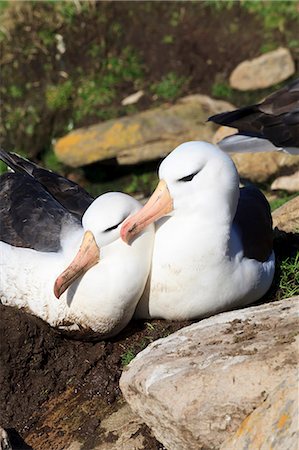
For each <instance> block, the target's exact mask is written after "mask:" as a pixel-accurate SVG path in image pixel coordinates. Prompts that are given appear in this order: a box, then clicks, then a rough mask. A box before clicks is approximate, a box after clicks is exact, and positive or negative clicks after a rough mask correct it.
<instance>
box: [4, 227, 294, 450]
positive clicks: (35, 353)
mask: <svg viewBox="0 0 299 450" xmlns="http://www.w3.org/2000/svg"><path fill="white" fill-rule="evenodd" d="M274 244H275V252H276V257H277V271H276V275H275V279H274V282H273V285H272V287H271V289H270V291H269V293H268V294H267V295H266V296H265V298H264V299H262V301H272V300H276V299H280V298H281V295H282V293H281V290H280V288H279V279H280V268H279V267H280V262H281V260H283V259H285V258H286V256H292V255H295V254H296V252H298V251H299V235H298V234H293V233H284V232H279V231H277V230H276V238H275V242H274ZM190 323H191V322H190V321H183V322H170V321H163V320H152V321H148V322H144V321H132V322H131V323H130V324H129V325H128V326H127V328H126V329H125V330H124V331H123V332H122V333H121V334H120V335H118V336H117V337H116V338H114V339H111V340H108V341H100V342H97V341H96V336H95V337H94V341H88V342H84V341H79V340H74V339H70V338H68V337H66V336H63V335H62V334H60V333H59V332H58V331H57V330H55V329H53V328H51V327H50V326H49V325H48V324H47V323H45V322H43V321H42V320H40V319H38V318H36V317H34V316H31V315H29V314H26V313H25V312H23V311H21V310H17V309H15V308H12V307H5V306H3V305H0V337H1V351H0V354H1V360H0V367H1V372H0V385H1V390H0V405H1V406H0V408H1V410H0V417H1V425H2V426H3V427H4V428H6V429H8V431H9V433H10V436H11V437H12V439H13V442H15V445H14V447H13V448H14V449H23V448H24V449H26V445H25V442H26V444H27V445H28V446H29V448H33V449H34V450H41V449H43V450H45V449H51V450H56V449H57V450H63V449H67V448H68V446H69V445H70V443H71V442H73V441H75V440H78V441H79V442H80V441H81V442H85V444H84V447H83V448H84V449H85V450H91V449H93V448H94V447H95V446H96V445H98V444H100V443H101V442H102V439H104V437H103V431H102V429H100V425H101V421H102V420H103V419H104V418H105V417H107V416H109V415H110V414H112V413H113V412H115V411H116V410H117V409H119V407H120V406H121V405H122V404H123V402H124V400H123V398H122V395H121V392H120V389H119V385H118V381H119V378H120V375H121V373H122V370H123V368H124V366H125V365H126V364H127V363H128V362H129V361H130V360H131V359H132V358H133V357H134V355H136V354H137V353H138V352H139V351H141V350H142V349H144V348H145V347H146V346H147V345H148V344H149V343H150V342H152V341H154V340H155V339H158V338H161V337H165V336H167V335H169V334H170V333H173V332H174V331H176V330H178V329H180V328H182V327H184V326H187V325H188V324H190ZM139 432H140V433H142V435H143V438H144V440H143V442H144V443H145V444H144V445H145V446H144V449H149V450H155V449H160V448H163V447H162V446H161V444H160V443H158V442H157V441H156V440H155V438H154V437H153V436H152V435H151V433H150V430H149V429H148V428H147V427H146V426H144V427H142V428H141V429H140V430H139ZM20 436H22V438H21V437H20ZM110 438H111V440H112V442H113V439H115V436H114V435H113V433H111V436H110ZM22 439H24V440H25V441H23V440H22ZM105 439H106V441H105V442H107V436H106V437H105Z"/></svg>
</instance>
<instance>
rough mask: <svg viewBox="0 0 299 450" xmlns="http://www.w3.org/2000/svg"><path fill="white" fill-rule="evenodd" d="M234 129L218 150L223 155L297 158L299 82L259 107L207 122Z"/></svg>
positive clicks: (295, 81) (216, 115) (210, 119)
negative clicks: (275, 154) (276, 154)
mask: <svg viewBox="0 0 299 450" xmlns="http://www.w3.org/2000/svg"><path fill="white" fill-rule="evenodd" d="M208 120H209V121H211V122H214V123H217V124H218V125H226V126H228V127H233V128H237V130H238V134H235V135H232V136H229V137H226V138H224V139H223V140H222V141H220V142H219V143H218V146H219V147H220V148H221V149H222V150H224V151H225V152H253V153H254V152H272V151H283V152H285V153H290V154H292V155H298V154H299V78H298V79H296V80H293V81H291V82H290V83H288V84H287V85H286V86H284V87H283V88H282V89H279V90H278V91H276V92H274V93H272V94H271V95H269V96H268V97H267V98H266V99H265V100H263V101H262V102H261V103H257V104H255V105H251V106H245V107H242V108H239V109H236V110H234V111H229V112H224V113H220V114H215V115H214V116H211V117H209V119H208Z"/></svg>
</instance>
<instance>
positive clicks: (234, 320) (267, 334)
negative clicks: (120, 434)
mask: <svg viewBox="0 0 299 450" xmlns="http://www.w3.org/2000/svg"><path fill="white" fill-rule="evenodd" d="M298 302H299V297H293V298H292V299H285V300H282V301H280V302H273V303H268V304H263V305H260V306H253V307H250V308H246V309H242V310H236V311H232V312H226V313H222V314H219V315H216V316H214V317H211V318H208V319H205V320H202V321H200V322H198V323H196V324H193V325H191V326H189V327H186V328H184V329H182V330H180V331H178V332H176V333H174V334H173V335H171V336H169V337H167V338H164V339H160V340H158V341H156V342H153V343H152V344H151V345H150V346H149V347H147V348H146V349H145V350H144V351H142V352H141V353H139V354H138V355H137V357H136V358H135V359H134V360H133V361H132V362H131V363H130V364H129V366H128V369H127V370H126V371H125V372H124V373H123V374H122V377H121V380H120V387H121V389H122V392H123V394H124V397H125V399H126V400H127V402H128V403H129V405H130V407H131V408H132V410H133V411H135V412H136V413H137V414H138V415H139V416H140V417H141V418H142V420H143V421H144V422H145V423H146V424H147V425H148V426H149V427H150V428H151V430H152V432H153V433H154V435H155V436H156V438H157V439H158V441H160V442H162V444H163V445H164V446H165V447H166V448H167V449H169V450H185V449H186V450H200V449H219V448H220V447H221V445H222V444H224V442H225V441H226V440H228V439H229V438H231V437H232V436H233V435H234V433H235V432H237V430H238V429H239V427H240V426H241V423H242V422H243V421H244V419H246V417H248V416H250V414H251V413H252V412H253V411H254V410H255V409H256V408H259V407H261V405H262V404H264V401H265V400H266V399H267V398H268V396H269V394H271V393H272V392H274V391H275V389H279V388H278V386H279V385H280V384H281V383H289V385H290V386H291V383H293V381H292V380H294V377H296V376H297V364H298V341H299V337H298V334H299V326H298V325H299V320H298V306H299V303H298ZM286 380H290V382H288V381H286ZM283 386H286V385H285V384H281V389H284V387H283ZM294 392H295V390H292V391H290V393H289V394H288V395H289V396H291V397H292V401H294V399H293V396H294ZM271 395H272V394H271ZM273 395H276V394H273ZM275 398H276V397H275ZM285 398H289V397H285ZM280 405H281V408H280V406H277V408H276V409H274V410H273V412H272V414H273V420H271V421H269V422H268V427H267V428H264V429H263V433H264V434H263V435H264V436H268V437H269V436H270V433H271V435H272V434H273V429H272V424H273V423H274V422H275V421H276V422H277V423H282V422H283V420H284V419H283V418H282V411H283V405H284V403H283V404H280ZM289 411H292V412H290V413H292V414H293V409H292V410H289ZM291 419H292V420H297V418H296V417H295V418H293V417H292V418H291ZM252 420H253V419H252ZM273 421H274V422H273ZM279 421H280V422H279ZM276 422H275V423H276ZM257 426H260V427H262V426H263V427H264V426H266V423H265V421H263V425H257ZM278 428H279V426H278ZM292 429H293V428H292V427H290V428H289V430H292ZM274 431H275V430H274ZM276 431H277V428H276ZM278 431H279V430H278ZM251 437H252V436H251ZM267 439H268V438H267ZM273 439H274V440H275V435H274V436H273ZM277 439H278V438H277ZM287 439H288V440H286V441H284V442H292V443H293V442H294V439H296V436H293V437H292V436H291V435H290V433H287ZM277 442H281V441H279V439H278V440H277ZM224 448H225V447H224ZM227 448H228V447H227ZM230 448H231V449H232V448H255V447H246V446H245V447H243V446H242V445H241V447H238V446H237V447H230ZM257 448H259V447H257ZM268 448H269V447H268ZM280 448H288V447H280ZM290 448H293V447H290ZM275 449H277V450H278V447H275Z"/></svg>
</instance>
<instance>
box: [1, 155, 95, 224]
mask: <svg viewBox="0 0 299 450" xmlns="http://www.w3.org/2000/svg"><path fill="white" fill-rule="evenodd" d="M0 159H2V161H4V162H5V164H7V165H8V166H9V167H10V168H11V169H13V170H14V171H15V172H19V173H23V174H27V175H30V176H31V177H33V178H34V179H35V180H37V181H38V182H39V183H40V184H41V185H42V186H43V187H44V188H45V189H46V190H47V191H48V192H49V193H50V194H51V195H52V196H53V197H54V198H55V199H56V200H57V201H58V202H59V203H60V204H61V205H62V206H63V207H64V208H66V209H67V210H68V211H69V212H70V213H71V214H73V215H75V216H76V217H77V218H79V219H81V218H82V216H83V214H84V213H85V211H86V209H87V208H88V207H89V205H90V204H91V203H92V202H93V200H94V198H93V197H92V196H91V195H90V194H88V192H86V191H85V190H84V189H83V188H81V187H80V186H79V185H78V184H76V183H74V182H73V181H71V180H68V179H67V178H64V177H63V176H61V175H58V174H56V173H54V172H51V171H49V170H47V169H43V168H42V167H39V166H38V165H37V164H34V163H33V162H31V161H28V160H27V159H25V158H22V157H21V156H19V155H16V154H15V153H8V152H6V151H4V150H2V149H0Z"/></svg>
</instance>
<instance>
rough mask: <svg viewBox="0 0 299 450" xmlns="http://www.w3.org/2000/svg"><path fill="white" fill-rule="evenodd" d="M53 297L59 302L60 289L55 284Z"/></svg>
mask: <svg viewBox="0 0 299 450" xmlns="http://www.w3.org/2000/svg"><path fill="white" fill-rule="evenodd" d="M54 295H55V297H56V298H57V299H58V300H59V298H60V295H61V292H60V289H59V288H58V286H57V285H56V283H55V286H54Z"/></svg>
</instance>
